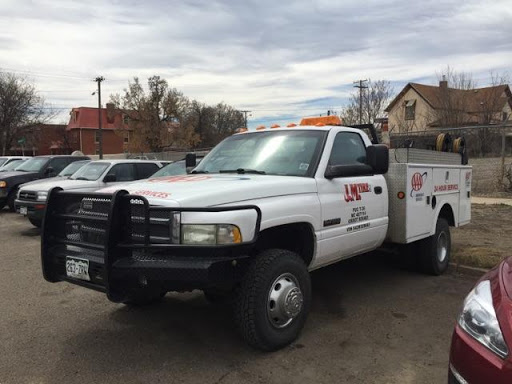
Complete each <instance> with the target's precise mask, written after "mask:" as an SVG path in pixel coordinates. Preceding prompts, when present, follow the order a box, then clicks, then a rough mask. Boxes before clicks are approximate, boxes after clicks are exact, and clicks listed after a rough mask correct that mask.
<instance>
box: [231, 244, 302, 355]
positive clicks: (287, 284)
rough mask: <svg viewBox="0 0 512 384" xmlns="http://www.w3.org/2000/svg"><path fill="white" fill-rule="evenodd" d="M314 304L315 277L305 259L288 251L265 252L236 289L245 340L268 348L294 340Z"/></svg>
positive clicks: (237, 319) (239, 325)
mask: <svg viewBox="0 0 512 384" xmlns="http://www.w3.org/2000/svg"><path fill="white" fill-rule="evenodd" d="M310 306H311V280H310V276H309V272H308V270H307V268H306V265H305V264H304V261H303V260H302V259H301V258H300V257H299V255H297V254H296V253H293V252H291V251H288V250H282V249H269V250H266V251H263V252H261V253H260V254H259V255H258V256H257V257H256V259H255V260H254V261H253V262H252V264H251V265H250V266H249V268H248V271H247V272H246V275H245V276H244V279H243V280H242V283H241V285H240V286H239V287H238V288H237V290H236V296H235V300H234V318H235V323H236V325H237V328H238V330H239V332H240V333H241V335H242V337H243V338H244V339H245V341H246V342H247V343H248V344H249V345H251V346H253V347H255V348H257V349H261V350H264V351H274V350H277V349H279V348H282V347H284V346H286V345H288V344H290V343H291V342H293V341H294V340H295V339H296V338H297V337H298V335H299V333H300V331H301V330H302V328H303V327H304V323H305V322H306V318H307V316H308V313H309V309H310Z"/></svg>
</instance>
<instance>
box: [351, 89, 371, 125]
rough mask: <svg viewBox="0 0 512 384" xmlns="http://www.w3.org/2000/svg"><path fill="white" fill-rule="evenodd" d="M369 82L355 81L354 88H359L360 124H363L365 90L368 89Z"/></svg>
mask: <svg viewBox="0 0 512 384" xmlns="http://www.w3.org/2000/svg"><path fill="white" fill-rule="evenodd" d="M367 81H368V80H357V81H354V84H356V85H354V88H359V124H363V89H367V88H368V86H367V85H366V84H364V83H366V82H367Z"/></svg>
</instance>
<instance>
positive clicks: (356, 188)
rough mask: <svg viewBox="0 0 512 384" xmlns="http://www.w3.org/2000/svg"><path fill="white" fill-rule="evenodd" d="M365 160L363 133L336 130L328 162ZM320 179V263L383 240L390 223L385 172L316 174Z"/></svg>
mask: <svg viewBox="0 0 512 384" xmlns="http://www.w3.org/2000/svg"><path fill="white" fill-rule="evenodd" d="M328 143H329V140H328ZM328 143H327V145H329V144H328ZM326 148H327V147H326ZM365 162H366V146H365V143H364V141H363V139H362V137H361V135H360V134H359V133H357V132H347V131H342V132H338V133H336V136H335V137H334V140H333V141H332V146H331V151H330V155H329V160H328V165H357V164H364V163H365ZM317 183H318V193H319V199H320V202H321V207H322V223H323V227H322V230H321V240H320V242H319V249H318V251H319V252H318V253H317V261H316V262H317V263H318V264H317V265H318V266H319V265H322V264H328V263H331V262H334V261H337V260H339V259H342V258H346V257H350V256H353V255H355V254H359V253H363V252H365V251H369V250H371V249H374V248H376V247H377V246H379V245H380V244H381V243H382V241H383V240H384V238H385V236H386V231H387V223H388V217H387V214H388V191H387V186H386V182H385V180H384V177H383V176H382V175H360V176H359V175H357V174H355V175H354V176H349V177H339V178H333V179H330V180H329V179H326V178H325V177H323V175H321V176H319V175H317Z"/></svg>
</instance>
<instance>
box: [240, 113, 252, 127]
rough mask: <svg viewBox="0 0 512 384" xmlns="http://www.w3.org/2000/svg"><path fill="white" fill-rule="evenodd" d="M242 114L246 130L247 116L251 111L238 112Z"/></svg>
mask: <svg viewBox="0 0 512 384" xmlns="http://www.w3.org/2000/svg"><path fill="white" fill-rule="evenodd" d="M240 112H242V113H243V114H244V120H245V128H247V114H248V113H250V112H251V111H240Z"/></svg>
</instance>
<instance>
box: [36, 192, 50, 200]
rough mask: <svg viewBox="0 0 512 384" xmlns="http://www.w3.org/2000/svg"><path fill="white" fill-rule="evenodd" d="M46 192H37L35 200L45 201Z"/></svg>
mask: <svg viewBox="0 0 512 384" xmlns="http://www.w3.org/2000/svg"><path fill="white" fill-rule="evenodd" d="M47 198H48V192H37V201H46V199H47Z"/></svg>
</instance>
